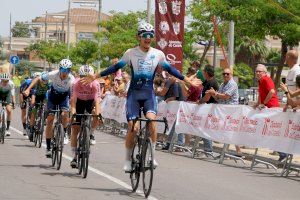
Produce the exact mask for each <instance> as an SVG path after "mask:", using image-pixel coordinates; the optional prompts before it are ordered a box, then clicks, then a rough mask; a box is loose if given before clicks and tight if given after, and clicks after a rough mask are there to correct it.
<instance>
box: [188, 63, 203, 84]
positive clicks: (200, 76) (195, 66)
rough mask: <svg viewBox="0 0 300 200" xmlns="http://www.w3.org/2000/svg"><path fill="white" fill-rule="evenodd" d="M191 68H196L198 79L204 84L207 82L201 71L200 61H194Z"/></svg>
mask: <svg viewBox="0 0 300 200" xmlns="http://www.w3.org/2000/svg"><path fill="white" fill-rule="evenodd" d="M191 66H192V67H194V68H195V69H196V71H197V78H198V79H200V80H201V81H202V82H203V81H204V80H205V79H204V76H203V73H202V71H201V65H200V62H199V61H194V62H192V63H191Z"/></svg>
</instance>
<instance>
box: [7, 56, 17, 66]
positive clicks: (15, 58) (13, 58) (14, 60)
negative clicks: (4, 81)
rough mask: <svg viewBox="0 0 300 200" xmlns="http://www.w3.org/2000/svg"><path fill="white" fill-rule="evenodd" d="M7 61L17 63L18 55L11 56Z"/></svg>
mask: <svg viewBox="0 0 300 200" xmlns="http://www.w3.org/2000/svg"><path fill="white" fill-rule="evenodd" d="M9 62H10V63H11V64H13V65H16V64H19V62H20V59H19V57H18V56H11V57H10V59H9Z"/></svg>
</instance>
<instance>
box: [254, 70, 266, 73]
mask: <svg viewBox="0 0 300 200" xmlns="http://www.w3.org/2000/svg"><path fill="white" fill-rule="evenodd" d="M263 72H264V71H260V70H256V71H255V73H263Z"/></svg>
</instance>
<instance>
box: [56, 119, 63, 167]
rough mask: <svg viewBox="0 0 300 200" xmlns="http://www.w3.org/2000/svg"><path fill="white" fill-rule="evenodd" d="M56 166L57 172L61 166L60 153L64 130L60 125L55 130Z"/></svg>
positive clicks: (61, 151)
mask: <svg viewBox="0 0 300 200" xmlns="http://www.w3.org/2000/svg"><path fill="white" fill-rule="evenodd" d="M57 131H58V132H57V149H56V151H57V166H56V169H57V170H59V169H60V166H61V160H62V153H63V149H64V128H63V126H62V124H59V125H58V129H57Z"/></svg>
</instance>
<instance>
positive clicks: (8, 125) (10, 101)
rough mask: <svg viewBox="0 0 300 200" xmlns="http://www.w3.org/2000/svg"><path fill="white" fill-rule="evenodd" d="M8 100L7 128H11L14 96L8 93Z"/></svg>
mask: <svg viewBox="0 0 300 200" xmlns="http://www.w3.org/2000/svg"><path fill="white" fill-rule="evenodd" d="M6 102H7V103H8V104H7V105H6V113H7V120H6V130H7V131H8V130H9V127H10V122H11V119H12V97H11V95H8V96H7V97H6Z"/></svg>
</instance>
